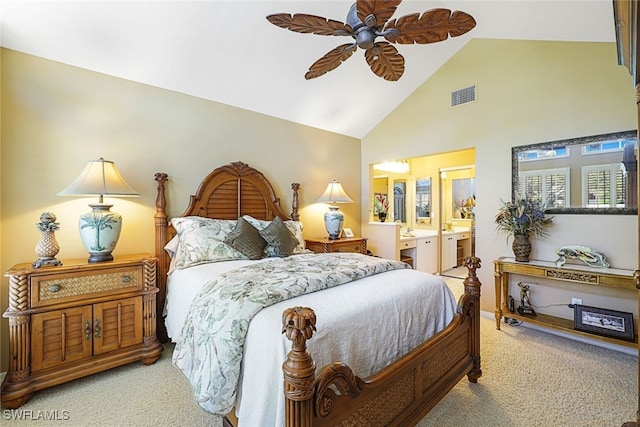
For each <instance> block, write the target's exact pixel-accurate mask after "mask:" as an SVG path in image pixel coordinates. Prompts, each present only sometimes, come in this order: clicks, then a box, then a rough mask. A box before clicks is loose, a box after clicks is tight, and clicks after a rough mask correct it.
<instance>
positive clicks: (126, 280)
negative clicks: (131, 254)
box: [122, 276, 131, 283]
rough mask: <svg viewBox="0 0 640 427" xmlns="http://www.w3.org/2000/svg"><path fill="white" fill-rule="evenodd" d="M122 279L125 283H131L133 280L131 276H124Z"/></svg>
mask: <svg viewBox="0 0 640 427" xmlns="http://www.w3.org/2000/svg"><path fill="white" fill-rule="evenodd" d="M122 281H123V282H124V283H129V282H130V281H131V276H122Z"/></svg>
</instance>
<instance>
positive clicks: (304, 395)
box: [282, 257, 482, 427]
mask: <svg viewBox="0 0 640 427" xmlns="http://www.w3.org/2000/svg"><path fill="white" fill-rule="evenodd" d="M465 266H466V267H467V268H468V270H469V275H468V276H467V278H466V279H465V281H464V286H465V293H464V295H463V296H462V297H461V298H460V301H459V303H458V312H457V314H456V315H455V317H454V319H453V321H452V322H451V324H450V325H449V326H448V327H447V328H446V329H444V330H443V331H441V332H440V333H438V334H437V335H436V336H434V337H433V338H432V339H430V340H428V341H426V342H425V343H423V344H421V345H420V346H419V347H417V348H416V349H414V350H413V351H411V352H410V353H408V354H407V355H405V356H404V357H402V358H401V359H398V360H397V361H395V362H393V363H392V364H391V365H389V366H387V367H386V368H385V369H383V370H382V371H380V372H378V373H377V374H374V375H372V376H370V377H368V378H364V379H362V378H358V377H356V376H355V375H354V373H353V372H352V371H351V368H349V367H348V366H347V365H345V364H343V363H340V362H337V363H334V364H331V365H327V366H325V367H323V368H322V369H321V370H320V372H319V374H318V376H317V377H316V376H315V362H314V361H313V358H312V356H311V355H310V354H309V352H308V351H307V344H306V343H307V340H308V339H310V338H311V337H312V336H313V332H314V331H315V323H316V318H315V314H314V312H313V310H312V309H310V308H306V307H293V308H290V309H288V310H286V311H285V312H284V314H283V316H282V324H283V333H286V335H287V338H289V339H290V340H291V341H292V349H291V351H290V352H289V354H288V357H287V360H286V361H285V362H284V364H283V367H282V370H283V372H284V381H285V401H286V427H294V426H295V427H310V426H314V427H315V426H340V425H344V426H353V425H358V426H360V425H362V426H378V425H379V426H408V425H414V424H416V423H418V421H420V419H422V418H423V417H424V416H425V415H426V414H427V413H428V412H429V411H430V410H431V409H432V408H433V407H434V406H435V405H436V403H438V402H439V401H440V400H441V399H442V398H443V397H444V396H445V395H446V394H447V393H448V392H449V391H450V390H451V389H452V388H453V387H454V386H455V385H456V384H457V383H458V382H459V381H460V380H461V379H462V378H463V377H464V376H465V375H467V376H468V378H469V381H471V382H476V381H477V380H478V378H479V377H480V376H481V375H482V371H481V369H480V281H479V280H478V278H477V276H476V269H478V268H480V259H479V258H476V257H470V258H467V259H465Z"/></svg>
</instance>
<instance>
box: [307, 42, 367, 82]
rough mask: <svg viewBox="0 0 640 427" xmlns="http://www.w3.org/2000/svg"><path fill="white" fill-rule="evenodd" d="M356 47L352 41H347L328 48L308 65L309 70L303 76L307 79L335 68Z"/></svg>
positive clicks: (347, 57) (351, 53)
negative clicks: (321, 55)
mask: <svg viewBox="0 0 640 427" xmlns="http://www.w3.org/2000/svg"><path fill="white" fill-rule="evenodd" d="M356 49H357V46H355V45H354V44H353V43H347V44H342V45H340V46H338V47H336V48H334V49H332V50H330V51H329V52H327V54H326V55H325V56H323V57H322V58H320V59H318V60H317V61H316V62H314V63H313V64H312V65H311V67H309V71H307V74H305V75H304V78H305V79H307V80H311V79H315V78H316V77H320V76H322V75H323V74H326V73H328V72H329V71H331V70H335V69H336V68H338V66H339V65H340V64H342V63H343V62H344V61H346V60H347V59H349V57H350V56H351V55H353V52H355V51H356Z"/></svg>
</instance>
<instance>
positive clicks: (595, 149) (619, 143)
mask: <svg viewBox="0 0 640 427" xmlns="http://www.w3.org/2000/svg"><path fill="white" fill-rule="evenodd" d="M626 145H633V146H634V147H635V146H636V145H637V141H636V140H635V139H613V140H611V141H603V142H597V143H594V144H587V145H585V146H584V147H582V154H602V153H611V152H615V151H623V150H624V147H625V146H626Z"/></svg>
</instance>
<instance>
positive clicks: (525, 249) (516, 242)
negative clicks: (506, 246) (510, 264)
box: [511, 234, 531, 262]
mask: <svg viewBox="0 0 640 427" xmlns="http://www.w3.org/2000/svg"><path fill="white" fill-rule="evenodd" d="M511 247H512V248H513V254H514V255H515V256H516V261H518V262H529V255H530V254H531V241H529V236H528V235H526V234H514V235H513V245H512V246H511Z"/></svg>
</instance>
